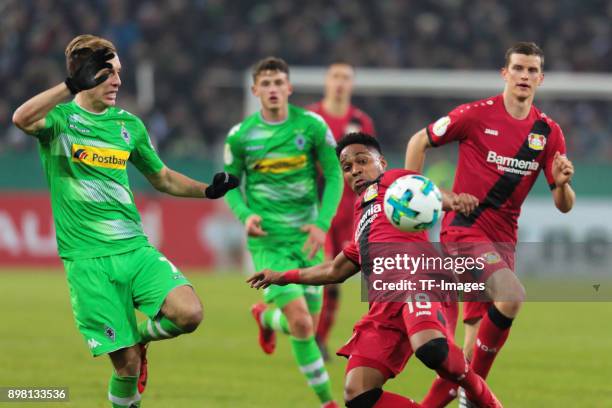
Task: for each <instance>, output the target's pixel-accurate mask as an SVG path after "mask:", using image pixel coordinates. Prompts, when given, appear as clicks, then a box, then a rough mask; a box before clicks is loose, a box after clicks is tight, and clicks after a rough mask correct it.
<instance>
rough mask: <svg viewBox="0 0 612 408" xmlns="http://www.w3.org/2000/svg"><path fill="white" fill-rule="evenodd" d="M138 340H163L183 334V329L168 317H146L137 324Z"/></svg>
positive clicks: (142, 341) (144, 341) (146, 341)
mask: <svg viewBox="0 0 612 408" xmlns="http://www.w3.org/2000/svg"><path fill="white" fill-rule="evenodd" d="M138 333H139V334H140V339H141V340H140V342H141V343H148V342H150V341H153V340H164V339H170V338H172V337H176V336H178V335H180V334H183V331H182V330H181V329H180V328H179V327H178V326H177V325H175V324H174V323H172V322H171V321H170V319H168V318H166V317H164V316H161V317H156V318H155V319H147V320H145V321H143V322H140V323H139V324H138Z"/></svg>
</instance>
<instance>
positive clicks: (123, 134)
mask: <svg viewBox="0 0 612 408" xmlns="http://www.w3.org/2000/svg"><path fill="white" fill-rule="evenodd" d="M121 137H122V138H123V140H125V143H127V144H130V139H131V137H130V132H128V130H127V129H126V128H125V126H121Z"/></svg>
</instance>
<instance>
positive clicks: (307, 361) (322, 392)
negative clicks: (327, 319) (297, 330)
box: [289, 336, 332, 403]
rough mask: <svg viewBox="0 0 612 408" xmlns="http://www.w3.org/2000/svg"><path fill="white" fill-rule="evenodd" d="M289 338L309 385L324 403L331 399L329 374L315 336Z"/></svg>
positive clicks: (294, 354)
mask: <svg viewBox="0 0 612 408" xmlns="http://www.w3.org/2000/svg"><path fill="white" fill-rule="evenodd" d="M289 338H290V340H291V348H292V349H293V356H294V357H295V360H296V361H297V363H298V366H299V368H300V371H301V372H302V373H303V374H304V376H305V377H306V380H307V381H308V385H309V386H310V388H312V389H313V391H314V392H315V393H316V394H317V396H318V397H319V400H320V401H321V402H322V403H326V402H328V401H331V400H332V393H331V383H330V381H329V375H328V374H327V370H326V369H325V365H324V363H323V358H322V357H321V352H320V351H319V347H318V346H317V342H316V341H315V338H314V336H311V337H309V338H307V339H298V338H295V337H293V336H290V337H289Z"/></svg>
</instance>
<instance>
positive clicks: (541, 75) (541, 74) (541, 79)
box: [538, 72, 544, 86]
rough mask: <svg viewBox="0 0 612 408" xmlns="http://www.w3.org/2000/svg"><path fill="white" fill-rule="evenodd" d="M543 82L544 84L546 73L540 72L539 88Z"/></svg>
mask: <svg viewBox="0 0 612 408" xmlns="http://www.w3.org/2000/svg"><path fill="white" fill-rule="evenodd" d="M543 82H544V73H543V72H540V81H539V82H538V86H540V85H542V83H543Z"/></svg>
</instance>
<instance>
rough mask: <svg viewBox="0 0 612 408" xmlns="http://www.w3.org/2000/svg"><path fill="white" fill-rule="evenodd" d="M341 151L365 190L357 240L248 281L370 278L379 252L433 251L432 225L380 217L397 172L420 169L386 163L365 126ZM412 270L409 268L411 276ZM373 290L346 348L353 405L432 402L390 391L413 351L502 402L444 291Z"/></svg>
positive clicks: (483, 401)
mask: <svg viewBox="0 0 612 408" xmlns="http://www.w3.org/2000/svg"><path fill="white" fill-rule="evenodd" d="M336 151H337V153H338V155H339V156H340V163H341V165H342V172H343V174H344V179H345V180H346V184H347V185H348V186H350V188H351V189H352V190H353V191H354V192H355V193H356V194H357V195H358V199H357V200H356V202H355V205H354V213H355V222H354V224H353V229H354V234H353V236H354V238H353V240H352V241H351V242H350V243H349V244H348V245H347V246H345V247H344V249H343V250H342V252H340V253H339V254H338V255H337V256H336V257H335V258H334V260H333V261H331V262H326V263H323V264H319V265H316V266H314V267H310V268H304V269H293V270H290V271H285V272H284V273H282V274H281V273H278V272H274V271H271V270H269V269H268V270H263V271H262V272H258V273H256V274H255V275H253V276H252V277H250V278H249V279H248V280H247V282H249V283H250V284H251V286H252V287H255V288H260V287H266V286H268V285H270V284H277V285H286V284H290V283H302V284H311V285H324V284H329V283H340V282H343V281H344V280H346V279H347V278H348V277H350V276H352V275H354V274H356V273H357V272H359V270H361V271H362V273H363V275H364V280H365V281H368V282H370V279H371V278H372V277H373V276H376V275H373V274H372V273H373V267H372V265H373V263H372V259H373V258H375V257H377V254H380V253H381V252H382V253H385V254H387V256H388V255H391V256H393V254H398V252H397V251H398V250H401V251H409V252H408V253H411V252H413V251H415V247H416V251H418V252H419V253H422V252H421V250H426V251H427V253H429V250H427V248H428V247H429V245H428V240H427V234H426V233H425V232H414V233H405V232H402V231H400V230H399V229H397V228H395V227H393V226H392V225H391V224H390V223H389V221H388V219H387V217H385V216H384V215H382V216H378V215H379V213H380V212H381V211H382V208H383V207H384V197H385V193H386V191H387V188H388V187H389V186H390V185H391V184H392V183H393V182H394V181H395V180H396V179H398V178H400V177H402V176H406V175H409V174H416V173H415V172H413V171H409V170H397V169H394V170H386V167H387V163H386V160H385V158H384V157H383V156H382V153H381V149H380V145H379V144H378V141H377V140H376V139H375V138H373V137H371V136H369V135H367V134H364V133H352V134H349V135H347V136H345V137H344V138H343V139H341V140H340V141H339V142H338V147H337V148H336ZM465 199H466V197H464V196H462V195H455V194H448V195H447V194H445V195H444V200H443V205H444V207H445V208H446V209H456V210H458V211H465V212H466V213H469V212H470V210H471V208H469V200H468V201H465ZM462 209H463V210H462ZM383 248H384V249H383ZM411 248H412V249H411ZM381 249H383V250H382V251H381ZM394 251H395V252H394ZM404 253H406V252H404ZM434 253H435V252H434ZM434 256H435V255H434ZM374 273H376V272H374ZM425 273H427V271H426V270H423V269H419V270H418V271H416V275H414V276H417V277H424V276H426V275H425ZM410 275H411V274H405V276H406V277H408V276H410ZM379 276H381V275H379ZM392 280H393V279H391V281H392ZM372 289H373V286H369V287H368V300H369V303H370V305H369V309H368V312H367V313H366V314H365V315H364V316H363V317H362V318H361V320H360V321H359V322H358V323H357V324H356V325H355V328H354V330H353V335H352V336H351V338H350V339H349V341H348V342H347V343H346V344H345V345H344V346H343V347H342V348H341V349H340V350H339V351H338V354H339V355H341V356H345V357H347V358H348V359H349V360H348V364H347V368H346V378H345V383H344V398H345V400H346V406H347V407H350V408H398V407H405V408H430V407H431V406H429V405H424V404H423V405H421V404H418V403H416V402H414V401H412V400H410V399H408V398H405V397H403V396H401V395H397V394H394V393H391V392H388V391H383V390H382V387H383V385H384V384H385V383H386V382H387V380H389V379H390V378H393V377H395V376H396V375H398V374H399V373H400V372H401V371H402V370H403V369H404V367H405V365H406V363H407V361H408V359H410V357H411V356H412V354H413V353H414V355H416V357H417V358H418V359H419V360H421V361H422V362H423V363H424V364H425V365H426V366H427V367H429V368H431V369H433V370H435V371H436V372H437V373H438V374H439V375H440V376H441V377H442V378H446V379H447V380H448V381H450V382H452V383H453V384H456V385H461V386H462V387H464V388H465V389H466V390H467V392H468V394H469V395H470V397H471V398H472V399H473V400H474V401H475V402H477V403H478V407H481V408H499V407H501V404H500V403H499V401H497V399H496V398H495V396H494V395H493V394H492V393H491V391H490V389H489V388H488V386H487V384H486V383H485V382H484V380H483V379H482V378H481V377H479V376H478V375H476V374H475V373H474V371H473V370H471V369H470V368H469V365H468V363H467V362H466V360H465V357H464V356H463V353H462V352H461V349H460V348H459V347H457V346H456V345H455V343H454V341H453V338H452V337H449V336H448V333H449V331H450V329H449V328H448V327H447V322H446V318H445V310H444V306H443V305H444V304H443V303H442V302H440V301H439V300H434V299H443V298H444V295H445V294H444V293H434V291H429V292H428V293H418V294H415V299H419V298H420V297H421V296H423V295H425V296H426V299H432V300H434V301H429V300H427V301H426V302H421V301H416V302H413V301H412V300H411V298H410V297H408V296H410V295H411V293H410V292H408V291H406V292H398V293H392V292H391V291H388V294H390V295H392V296H391V297H388V298H385V295H386V294H385V293H382V292H384V291H382V292H378V293H376V291H372ZM398 295H399V296H400V298H399V299H398V298H397V296H398ZM404 299H406V300H405V301H404Z"/></svg>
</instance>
